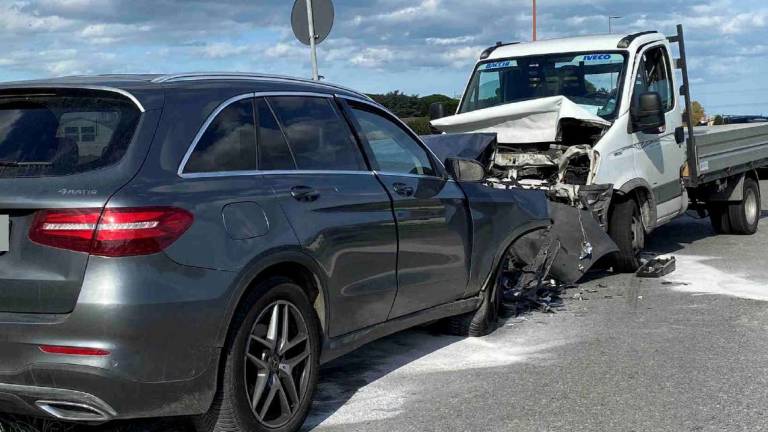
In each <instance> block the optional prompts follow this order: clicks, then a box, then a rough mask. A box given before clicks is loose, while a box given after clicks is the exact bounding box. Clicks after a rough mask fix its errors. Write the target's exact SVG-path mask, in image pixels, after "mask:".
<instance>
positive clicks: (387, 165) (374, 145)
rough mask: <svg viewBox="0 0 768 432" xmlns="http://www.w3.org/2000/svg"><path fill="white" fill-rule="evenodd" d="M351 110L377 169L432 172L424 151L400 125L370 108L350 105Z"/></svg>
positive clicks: (418, 172) (406, 172)
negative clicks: (365, 108)
mask: <svg viewBox="0 0 768 432" xmlns="http://www.w3.org/2000/svg"><path fill="white" fill-rule="evenodd" d="M352 112H353V113H354V115H355V118H356V119H357V121H358V123H360V128H361V129H362V130H361V132H362V133H363V135H365V138H366V140H367V141H368V144H369V145H370V147H371V151H372V152H373V157H374V159H375V162H376V163H375V165H376V167H377V169H379V170H380V171H385V172H391V173H398V174H418V175H427V176H434V175H435V170H434V168H433V167H432V163H431V162H430V159H429V156H427V152H426V151H425V150H424V149H423V148H422V147H421V145H419V143H418V142H416V140H415V139H413V138H412V137H411V136H410V135H408V134H407V133H406V132H405V131H404V130H403V129H402V128H401V127H400V126H398V125H397V124H395V123H394V122H392V121H391V120H389V119H387V118H385V117H383V116H381V115H378V114H375V113H372V112H370V111H366V110H363V109H358V108H353V109H352Z"/></svg>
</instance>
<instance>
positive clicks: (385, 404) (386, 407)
mask: <svg viewBox="0 0 768 432" xmlns="http://www.w3.org/2000/svg"><path fill="white" fill-rule="evenodd" d="M508 332H518V333H520V330H519V329H514V330H513V329H511V328H510V329H504V328H501V329H499V330H497V331H496V332H495V333H494V334H493V335H491V336H489V337H485V338H459V337H452V336H442V335H435V334H432V333H430V332H428V331H426V330H410V331H406V332H404V333H400V334H398V335H396V336H393V337H388V338H385V339H383V340H380V341H378V342H374V343H373V344H371V345H369V346H367V347H364V348H362V349H360V350H359V351H356V352H354V353H352V354H349V355H347V356H345V357H343V358H342V359H339V360H337V361H334V362H332V363H331V364H329V365H328V366H326V367H324V368H323V371H322V375H321V376H322V377H323V378H322V381H321V383H320V386H319V388H318V395H317V397H316V398H315V403H314V404H313V410H312V413H311V416H310V419H309V421H308V423H307V427H308V428H312V427H314V426H318V425H322V426H324V427H333V426H346V427H347V428H348V427H351V426H352V425H364V424H365V423H368V422H374V421H380V420H384V419H388V418H393V417H396V416H398V415H399V414H401V413H402V412H403V411H404V407H405V405H406V403H407V401H408V400H409V399H413V398H420V397H423V395H424V394H425V393H424V388H423V385H419V384H417V383H419V382H421V383H423V382H424V381H423V378H424V376H425V375H427V374H451V373H455V372H460V371H466V370H472V369H483V368H495V367H503V366H508V365H513V364H518V363H526V362H546V361H548V360H550V358H551V357H552V356H554V353H553V348H556V347H558V346H562V345H564V344H566V343H572V342H574V337H573V336H570V337H568V336H566V335H552V337H551V338H547V339H546V340H542V339H541V337H534V336H532V335H531V336H528V335H515V336H512V337H510V334H509V333H508ZM415 377H419V378H420V379H414V378H415Z"/></svg>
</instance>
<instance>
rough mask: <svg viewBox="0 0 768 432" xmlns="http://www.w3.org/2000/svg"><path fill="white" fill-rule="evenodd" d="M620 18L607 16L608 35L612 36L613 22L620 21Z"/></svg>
mask: <svg viewBox="0 0 768 432" xmlns="http://www.w3.org/2000/svg"><path fill="white" fill-rule="evenodd" d="M621 18H622V17H620V16H609V17H608V34H612V33H613V20H615V19H621Z"/></svg>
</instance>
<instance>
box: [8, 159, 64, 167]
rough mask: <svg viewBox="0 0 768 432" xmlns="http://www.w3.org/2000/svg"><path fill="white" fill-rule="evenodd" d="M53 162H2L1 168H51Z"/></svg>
mask: <svg viewBox="0 0 768 432" xmlns="http://www.w3.org/2000/svg"><path fill="white" fill-rule="evenodd" d="M51 165H53V162H43V161H39V162H23V161H4V160H0V167H25V166H51Z"/></svg>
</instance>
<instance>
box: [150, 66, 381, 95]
mask: <svg viewBox="0 0 768 432" xmlns="http://www.w3.org/2000/svg"><path fill="white" fill-rule="evenodd" d="M197 80H199V81H203V80H252V81H288V82H295V83H304V84H312V85H317V86H322V87H326V88H330V89H336V90H343V91H346V92H349V93H353V94H355V95H361V96H363V97H366V98H367V96H365V95H364V94H362V93H360V92H358V91H355V90H352V89H350V88H347V87H343V86H340V85H337V84H331V83H327V82H321V81H313V80H310V79H306V78H296V77H291V76H285V75H272V74H261V73H251V72H190V73H179V74H171V75H161V76H159V77H157V78H154V79H153V80H152V82H153V83H155V84H164V83H174V82H180V81H197Z"/></svg>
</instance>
